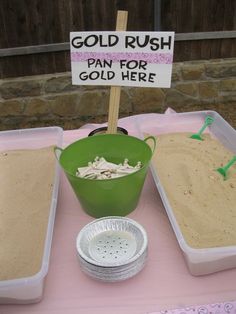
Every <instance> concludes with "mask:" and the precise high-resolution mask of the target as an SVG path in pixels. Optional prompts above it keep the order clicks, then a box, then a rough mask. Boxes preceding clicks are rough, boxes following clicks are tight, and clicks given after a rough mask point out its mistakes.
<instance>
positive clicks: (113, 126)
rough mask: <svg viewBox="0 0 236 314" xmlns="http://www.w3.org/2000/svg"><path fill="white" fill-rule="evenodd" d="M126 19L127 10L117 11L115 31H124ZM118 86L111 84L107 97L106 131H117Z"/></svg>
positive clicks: (119, 88)
mask: <svg viewBox="0 0 236 314" xmlns="http://www.w3.org/2000/svg"><path fill="white" fill-rule="evenodd" d="M127 21H128V12H127V11H118V12H117V19H116V31H126V28H127ZM120 92H121V87H120V86H111V90H110V99H109V114H108V129H107V133H110V134H114V133H117V123H118V115H119V106H120Z"/></svg>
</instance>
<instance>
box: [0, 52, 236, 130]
mask: <svg viewBox="0 0 236 314" xmlns="http://www.w3.org/2000/svg"><path fill="white" fill-rule="evenodd" d="M109 91H110V88H109V87H99V86H95V87H92V86H72V85H71V74H70V73H59V74H58V73H56V74H51V75H41V76H33V77H20V78H15V79H5V80H0V130H6V129H18V128H26V127H41V126H49V125H58V126H62V127H63V128H64V129H73V128H78V127H80V126H81V125H83V124H85V123H91V122H93V123H96V122H99V123H100V122H105V121H107V118H108V103H109ZM167 107H171V108H173V109H175V110H176V111H178V112H184V111H195V110H205V109H209V110H216V111H218V112H219V113H220V114H221V115H222V116H223V117H224V118H225V119H226V120H228V122H229V123H231V124H232V125H233V126H234V127H236V110H235V109H236V58H232V59H220V60H210V61H209V60H208V61H192V62H181V63H175V64H174V65H173V74H172V84H171V88H169V89H164V88H134V87H132V88H131V87H130V88H129V87H126V88H125V87H123V88H122V92H121V102H120V112H119V117H125V116H129V115H133V114H139V113H148V112H158V113H162V112H164V111H165V109H166V108H167Z"/></svg>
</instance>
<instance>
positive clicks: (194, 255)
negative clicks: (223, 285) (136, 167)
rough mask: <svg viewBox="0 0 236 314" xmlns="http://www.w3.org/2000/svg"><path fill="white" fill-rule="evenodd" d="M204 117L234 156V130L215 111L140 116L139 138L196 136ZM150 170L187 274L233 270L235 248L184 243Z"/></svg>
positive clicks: (159, 182) (155, 172) (211, 129)
mask: <svg viewBox="0 0 236 314" xmlns="http://www.w3.org/2000/svg"><path fill="white" fill-rule="evenodd" d="M207 115H211V116H212V117H213V118H214V119H215V122H214V123H213V124H212V125H211V126H210V127H209V129H208V131H209V132H210V133H211V135H212V136H213V137H215V138H217V139H218V140H219V141H220V142H221V143H222V144H223V145H224V146H225V147H226V148H228V149H229V150H231V151H232V152H233V153H234V154H236V131H235V129H233V128H232V127H231V126H230V125H229V124H228V123H227V122H226V121H225V120H224V119H223V118H222V117H221V116H220V115H219V114H218V113H217V112H215V111H199V112H186V113H173V114H166V115H163V116H162V117H161V118H160V115H155V114H154V115H152V116H151V117H149V118H148V120H147V118H146V119H143V118H142V117H141V118H137V125H138V128H139V132H140V136H141V137H143V136H144V133H149V134H153V135H158V134H163V133H173V132H187V131H190V132H193V133H196V130H198V129H200V127H201V126H202V125H203V123H204V120H205V118H206V116H207ZM157 145H158V143H157ZM151 171H152V175H153V178H154V181H155V183H156V186H157V189H158V191H159V194H160V197H161V199H162V202H163V205H164V207H165V209H166V212H167V215H168V217H169V220H170V222H171V225H172V228H173V230H174V232H175V235H176V238H177V240H178V243H179V246H180V248H181V250H182V252H183V255H184V257H185V260H186V263H187V266H188V269H189V271H190V273H191V274H192V275H195V276H198V275H205V274H210V273H214V272H217V271H221V270H225V269H230V268H234V267H236V246H228V247H217V248H206V249H195V248H192V247H190V246H189V245H188V244H187V243H186V241H185V239H184V237H183V235H182V232H181V230H180V228H179V225H178V223H177V221H176V218H175V215H174V213H173V210H172V208H171V206H170V203H169V201H168V198H167V196H166V193H165V190H164V188H163V187H162V184H161V181H160V179H159V177H158V173H157V171H156V170H155V169H154V167H153V166H152V164H151Z"/></svg>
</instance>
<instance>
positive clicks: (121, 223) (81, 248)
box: [76, 216, 148, 272]
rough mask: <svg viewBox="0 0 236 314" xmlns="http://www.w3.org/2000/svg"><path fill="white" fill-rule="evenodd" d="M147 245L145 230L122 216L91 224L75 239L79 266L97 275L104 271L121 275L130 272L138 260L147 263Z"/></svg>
mask: <svg viewBox="0 0 236 314" xmlns="http://www.w3.org/2000/svg"><path fill="white" fill-rule="evenodd" d="M147 245H148V239H147V234H146V231H145V230H144V228H143V227H142V226H141V225H140V224H139V223H137V222H136V221H134V220H132V219H130V218H126V217H119V216H108V217H104V218H99V219H96V220H94V221H92V222H91V223H89V224H87V225H85V226H84V227H83V228H82V229H81V231H80V232H79V234H78V236H77V239H76V248H77V254H78V257H79V259H80V262H81V263H82V264H84V265H86V266H85V267H87V268H89V269H93V270H94V271H98V272H99V270H100V271H102V272H104V271H106V270H104V268H109V269H110V272H115V271H119V268H120V271H121V272H122V271H126V270H127V269H128V270H129V266H130V267H131V268H132V266H133V265H135V263H136V262H137V263H138V260H139V258H141V260H142V259H143V260H145V259H144V256H146V254H147ZM94 267H95V268H94ZM96 267H97V269H96ZM99 267H100V268H99ZM107 271H108V269H107Z"/></svg>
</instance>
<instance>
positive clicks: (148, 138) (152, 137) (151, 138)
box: [144, 135, 157, 154]
mask: <svg viewBox="0 0 236 314" xmlns="http://www.w3.org/2000/svg"><path fill="white" fill-rule="evenodd" d="M148 140H152V141H153V143H152V154H153V153H154V151H155V149H156V143H157V142H156V138H155V137H154V136H152V135H150V136H148V137H146V138H145V139H144V142H147V141H148Z"/></svg>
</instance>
